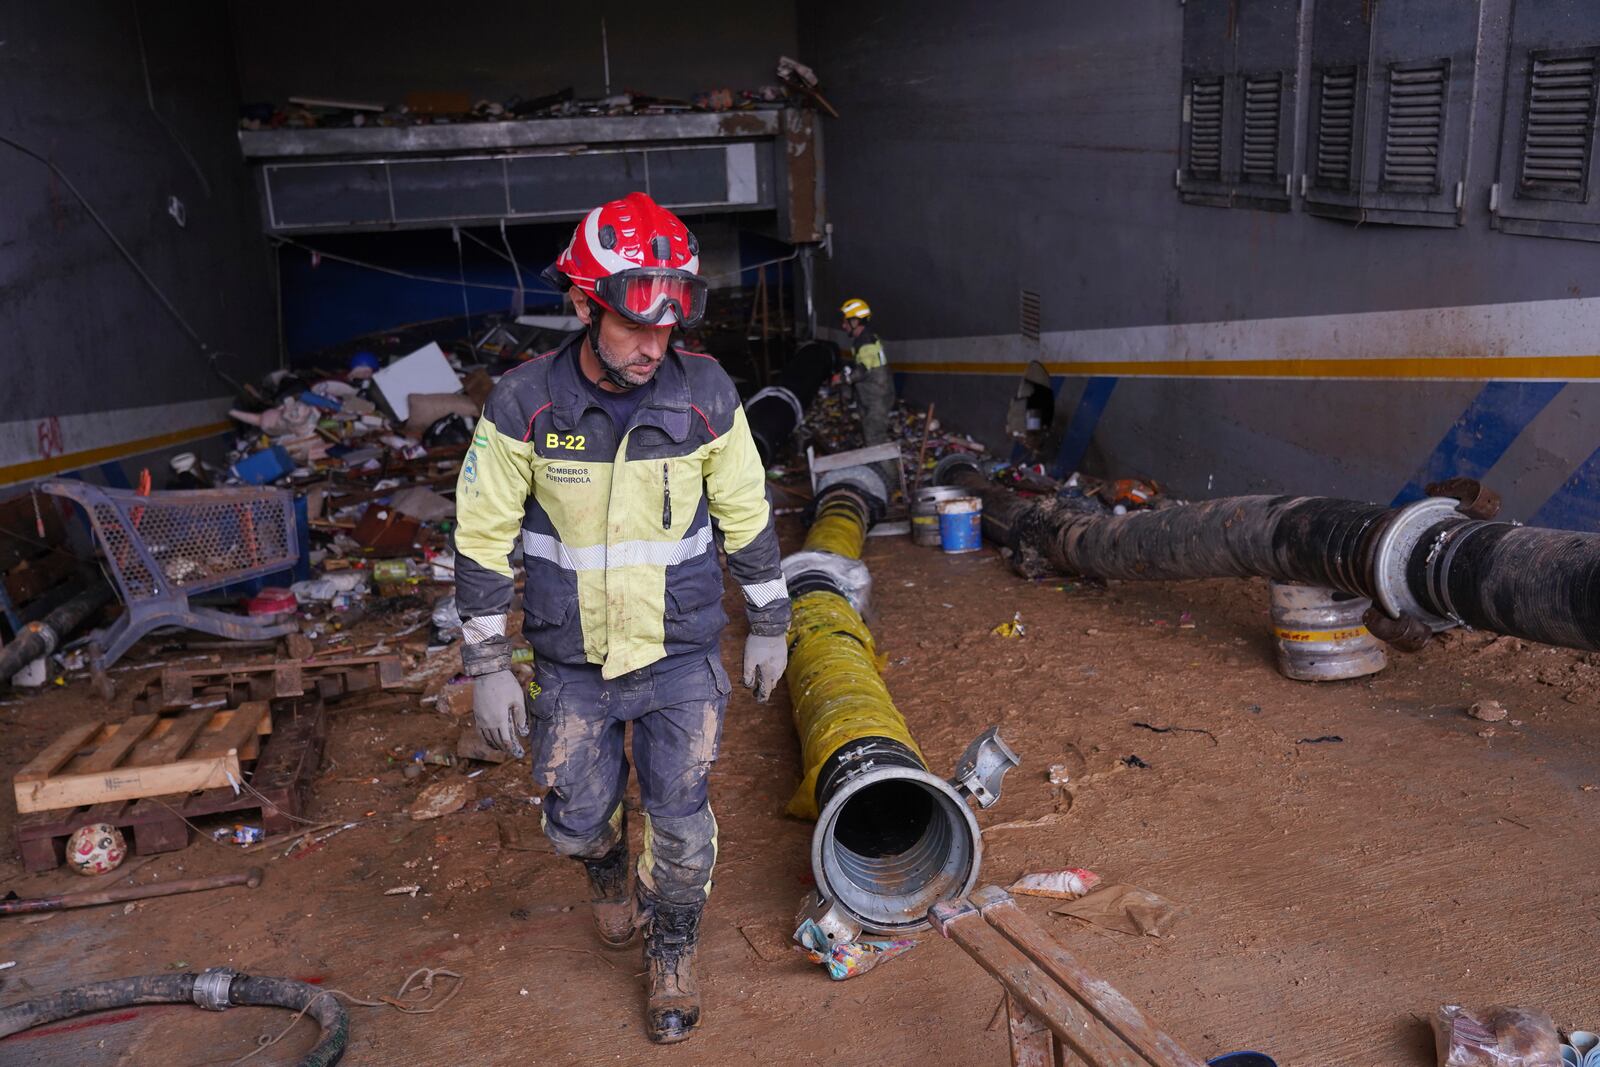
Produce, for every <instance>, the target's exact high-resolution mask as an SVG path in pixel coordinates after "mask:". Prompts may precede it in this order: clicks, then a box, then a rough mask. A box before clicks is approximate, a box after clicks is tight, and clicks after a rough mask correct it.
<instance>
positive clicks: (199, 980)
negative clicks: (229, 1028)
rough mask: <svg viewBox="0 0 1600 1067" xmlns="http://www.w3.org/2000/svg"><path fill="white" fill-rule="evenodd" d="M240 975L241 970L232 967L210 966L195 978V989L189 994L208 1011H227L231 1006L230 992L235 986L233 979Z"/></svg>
mask: <svg viewBox="0 0 1600 1067" xmlns="http://www.w3.org/2000/svg"><path fill="white" fill-rule="evenodd" d="M238 977H239V972H238V971H236V970H234V969H233V968H232V967H211V968H208V969H206V970H204V971H202V972H200V974H199V976H198V977H196V978H195V980H194V990H193V991H192V992H191V993H190V994H189V996H190V998H191V999H193V1001H194V1002H195V1004H196V1005H198V1006H199V1007H202V1008H204V1009H205V1010H206V1011H226V1010H227V1009H228V1007H229V1002H228V993H229V991H230V990H231V989H232V988H233V980H234V979H235V978H238Z"/></svg>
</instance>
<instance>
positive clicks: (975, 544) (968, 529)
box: [938, 496, 983, 553]
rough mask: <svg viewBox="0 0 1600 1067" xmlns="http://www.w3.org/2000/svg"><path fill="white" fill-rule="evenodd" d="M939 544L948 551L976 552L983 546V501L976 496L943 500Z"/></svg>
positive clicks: (940, 507) (940, 514) (940, 503)
mask: <svg viewBox="0 0 1600 1067" xmlns="http://www.w3.org/2000/svg"><path fill="white" fill-rule="evenodd" d="M938 508H939V546H940V547H941V548H943V549H944V550H945V551H946V552H951V553H954V552H976V551H978V549H980V548H982V547H983V501H982V500H979V499H978V498H977V497H975V496H958V497H956V498H955V499H953V500H941V501H939V504H938Z"/></svg>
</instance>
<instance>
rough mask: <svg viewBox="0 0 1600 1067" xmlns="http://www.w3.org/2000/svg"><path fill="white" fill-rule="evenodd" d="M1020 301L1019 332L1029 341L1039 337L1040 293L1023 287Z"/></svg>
mask: <svg viewBox="0 0 1600 1067" xmlns="http://www.w3.org/2000/svg"><path fill="white" fill-rule="evenodd" d="M1018 295H1019V297H1020V299H1019V301H1018V325H1017V332H1018V333H1020V334H1022V336H1023V337H1024V338H1026V339H1027V340H1029V341H1037V340H1038V339H1039V294H1038V293H1036V292H1034V291H1033V290H1032V289H1023V290H1022V291H1021V292H1020V293H1019V294H1018Z"/></svg>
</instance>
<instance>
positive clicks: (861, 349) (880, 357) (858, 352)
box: [855, 330, 889, 370]
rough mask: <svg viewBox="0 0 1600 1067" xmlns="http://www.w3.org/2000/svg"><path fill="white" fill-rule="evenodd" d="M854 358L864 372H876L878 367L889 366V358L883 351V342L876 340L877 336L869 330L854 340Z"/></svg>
mask: <svg viewBox="0 0 1600 1067" xmlns="http://www.w3.org/2000/svg"><path fill="white" fill-rule="evenodd" d="M855 357H856V362H857V363H859V364H860V365H861V366H862V367H863V368H865V369H866V370H877V369H878V368H879V367H886V366H888V365H889V357H888V355H887V354H885V353H884V351H883V342H882V341H880V340H878V335H877V334H875V333H873V332H872V331H871V330H867V331H865V332H863V333H862V335H861V336H860V337H857V338H856V339H855Z"/></svg>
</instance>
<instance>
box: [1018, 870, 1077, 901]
mask: <svg viewBox="0 0 1600 1067" xmlns="http://www.w3.org/2000/svg"><path fill="white" fill-rule="evenodd" d="M1099 884H1100V876H1099V875H1098V874H1096V873H1094V872H1093V871H1091V870H1087V869H1085V868H1083V867H1065V868H1062V869H1061V870H1058V871H1037V872H1035V873H1033V874H1025V875H1023V876H1022V877H1021V878H1018V879H1017V880H1016V881H1015V882H1012V883H1011V884H1010V885H1009V886H1007V887H1006V891H1007V892H1009V893H1013V894H1021V895H1022V896H1027V897H1050V898H1051V899H1054V900H1076V899H1077V898H1079V897H1081V896H1083V895H1085V894H1086V893H1090V892H1093V890H1094V889H1095V887H1096V886H1098V885H1099Z"/></svg>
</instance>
